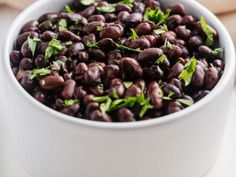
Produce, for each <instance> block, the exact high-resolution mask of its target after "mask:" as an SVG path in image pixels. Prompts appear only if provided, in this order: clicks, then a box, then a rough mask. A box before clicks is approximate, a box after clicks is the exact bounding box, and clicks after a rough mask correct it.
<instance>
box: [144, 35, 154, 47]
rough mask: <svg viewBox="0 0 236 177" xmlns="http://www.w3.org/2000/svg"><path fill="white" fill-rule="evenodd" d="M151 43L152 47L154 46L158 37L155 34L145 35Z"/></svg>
mask: <svg viewBox="0 0 236 177" xmlns="http://www.w3.org/2000/svg"><path fill="white" fill-rule="evenodd" d="M144 37H145V38H146V39H147V40H148V41H149V42H150V44H151V47H154V46H155V45H156V44H157V37H156V36H154V35H145V36H144Z"/></svg>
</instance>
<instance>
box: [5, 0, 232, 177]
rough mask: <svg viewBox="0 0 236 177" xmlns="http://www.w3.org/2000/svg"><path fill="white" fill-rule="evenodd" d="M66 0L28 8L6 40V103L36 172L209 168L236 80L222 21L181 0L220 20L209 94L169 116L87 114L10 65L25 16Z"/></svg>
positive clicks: (172, 174) (165, 173) (165, 172)
mask: <svg viewBox="0 0 236 177" xmlns="http://www.w3.org/2000/svg"><path fill="white" fill-rule="evenodd" d="M173 1H174V0H173ZM60 2H61V5H59V3H58V0H41V1H39V2H37V3H36V4H35V5H33V6H32V7H30V8H29V9H27V10H26V11H25V12H24V13H23V14H22V15H21V16H20V17H19V18H18V19H17V20H16V21H15V23H14V24H13V26H12V27H11V28H10V29H11V30H10V32H9V36H8V37H7V40H6V43H5V47H4V54H5V56H4V63H3V64H4V73H5V75H4V79H5V80H4V86H5V87H4V90H5V93H4V94H3V95H1V96H2V98H5V99H4V100H6V102H7V103H8V104H4V105H8V106H6V107H5V110H6V111H8V117H9V118H10V119H9V125H10V127H11V129H12V132H13V134H14V137H15V143H16V147H17V151H18V156H19V159H20V160H21V162H22V164H23V165H24V167H25V168H26V169H27V170H28V171H29V172H30V173H31V174H33V176H34V177H51V176H57V177H67V176H70V177H78V176H82V177H97V176H99V177H108V176H109V177H110V176H113V177H126V176H127V177H130V176H131V177H132V176H136V177H144V176H148V177H157V176H161V177H176V176H181V177H190V176H191V177H200V176H202V175H203V174H204V173H206V171H208V170H209V168H210V167H211V165H212V163H213V162H214V161H215V159H216V157H217V152H218V149H219V147H220V144H221V138H222V136H223V131H224V124H225V121H226V114H225V113H226V112H227V109H226V108H227V105H228V104H229V100H230V99H229V98H230V95H231V93H232V88H233V84H232V83H233V69H234V49H233V46H232V41H231V40H230V38H229V35H228V33H227V32H226V30H225V29H224V27H223V26H222V25H221V23H220V22H219V21H218V20H217V19H216V18H215V17H214V16H213V15H212V14H210V13H209V12H208V11H206V10H205V9H204V8H203V7H201V6H199V5H198V4H195V2H189V1H187V0H186V1H184V0H182V1H180V2H184V3H185V4H186V5H187V7H188V10H189V11H192V9H193V7H194V8H195V10H194V12H195V15H204V16H205V17H206V19H208V20H209V21H210V22H211V24H212V25H213V26H215V27H216V28H217V30H218V32H219V34H220V36H222V37H221V38H220V41H221V44H222V45H223V46H225V48H226V71H225V74H224V76H223V77H222V79H221V81H220V83H219V85H218V86H217V87H216V88H215V89H214V91H213V92H212V93H211V94H210V95H209V96H207V97H206V98H204V99H203V100H202V101H200V102H199V103H197V104H195V105H193V106H191V107H190V108H188V109H185V110H184V111H181V112H179V113H176V114H173V115H170V116H166V117H163V118H162V119H156V120H152V121H145V122H139V123H131V124H130V123H124V124H109V123H108V124H104V123H97V122H88V121H85V120H80V119H73V118H70V117H68V116H65V115H62V114H60V113H57V112H55V111H53V110H50V109H48V108H46V107H45V106H43V105H41V104H39V103H37V102H36V101H35V100H33V99H32V98H31V97H30V96H29V95H27V93H26V92H25V91H24V90H23V89H22V88H21V87H20V86H19V85H18V83H17V81H16V80H15V79H14V76H13V75H12V74H11V72H10V67H9V63H8V61H9V57H8V54H9V52H10V50H11V46H12V44H13V40H14V39H15V38H16V35H17V34H18V32H19V28H20V26H22V23H23V22H26V21H27V20H29V19H32V18H36V17H38V16H40V15H41V14H42V13H44V12H48V11H52V10H58V9H59V8H61V7H62V4H64V3H65V2H66V0H64V3H63V1H60ZM167 2H171V1H167ZM174 2H176V1H174ZM46 3H47V4H51V5H46ZM7 95H11V97H10V98H9V97H6V96H7ZM9 105H11V109H9V108H10V106H9ZM220 108H221V109H220ZM222 108H224V109H225V112H223V111H222ZM199 130H201V131H199Z"/></svg>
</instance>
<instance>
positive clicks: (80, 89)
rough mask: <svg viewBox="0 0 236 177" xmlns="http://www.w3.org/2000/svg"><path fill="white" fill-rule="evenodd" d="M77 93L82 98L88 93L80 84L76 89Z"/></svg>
mask: <svg viewBox="0 0 236 177" xmlns="http://www.w3.org/2000/svg"><path fill="white" fill-rule="evenodd" d="M75 95H76V97H78V98H80V99H82V98H84V97H85V96H86V95H87V91H86V90H85V89H84V87H83V86H79V87H77V88H76V89H75Z"/></svg>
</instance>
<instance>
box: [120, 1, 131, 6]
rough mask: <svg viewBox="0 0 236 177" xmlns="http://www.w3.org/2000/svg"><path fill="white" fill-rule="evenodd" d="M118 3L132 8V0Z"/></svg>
mask: <svg viewBox="0 0 236 177" xmlns="http://www.w3.org/2000/svg"><path fill="white" fill-rule="evenodd" d="M119 3H120V4H125V5H128V6H130V7H133V3H134V0H121V1H119Z"/></svg>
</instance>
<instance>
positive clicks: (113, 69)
mask: <svg viewBox="0 0 236 177" xmlns="http://www.w3.org/2000/svg"><path fill="white" fill-rule="evenodd" d="M105 72H106V78H109V79H114V78H118V77H119V76H120V68H119V66H117V65H113V64H111V65H107V66H106V67H105Z"/></svg>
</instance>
